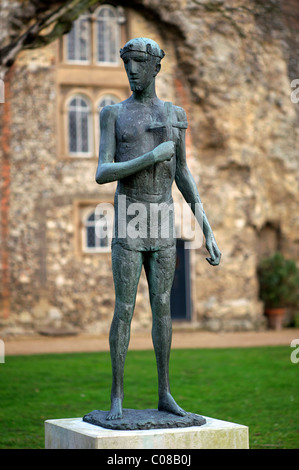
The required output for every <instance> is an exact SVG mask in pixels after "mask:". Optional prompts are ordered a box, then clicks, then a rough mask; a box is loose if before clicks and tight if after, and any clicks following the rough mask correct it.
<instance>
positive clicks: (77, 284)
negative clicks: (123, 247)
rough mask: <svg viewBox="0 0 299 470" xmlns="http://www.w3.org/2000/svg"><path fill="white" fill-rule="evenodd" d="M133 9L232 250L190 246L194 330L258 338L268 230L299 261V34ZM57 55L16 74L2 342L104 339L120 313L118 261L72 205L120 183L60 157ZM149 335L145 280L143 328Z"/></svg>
mask: <svg viewBox="0 0 299 470" xmlns="http://www.w3.org/2000/svg"><path fill="white" fill-rule="evenodd" d="M117 3H120V4H121V3H122V2H117ZM203 3H205V5H206V6H205V8H203V7H202V4H203ZM222 3H223V2H222ZM248 3H249V4H250V5H251V7H252V8H254V7H255V2H254V1H252V2H248ZM133 4H134V9H132V10H130V11H128V13H129V16H130V24H129V30H130V35H131V37H136V36H147V37H151V38H153V39H155V40H157V41H158V42H159V43H160V45H161V47H162V48H163V49H164V50H165V51H166V53H167V55H166V57H165V58H164V59H163V62H162V71H161V73H160V74H159V76H158V79H157V88H158V94H159V96H160V98H162V99H167V100H171V101H173V102H174V103H175V104H177V105H179V106H183V107H184V108H185V109H186V112H187V115H188V120H189V130H188V133H187V146H188V162H189V166H190V168H191V171H192V173H193V175H194V177H195V180H196V183H197V185H198V188H199V192H200V195H201V198H202V202H203V204H204V208H205V211H206V213H207V215H208V218H209V221H210V223H211V225H212V228H213V230H214V233H215V236H216V240H217V243H218V245H219V247H220V249H221V251H222V262H221V265H220V266H219V267H217V268H214V267H211V266H210V265H208V264H207V262H206V260H205V257H206V252H205V248H204V247H202V248H201V249H197V250H192V253H191V260H192V273H191V277H192V286H191V287H192V303H193V312H192V322H191V324H192V325H193V326H194V327H201V328H207V329H213V330H238V329H255V328H261V327H263V325H264V320H263V306H262V304H261V303H260V302H259V300H258V282H257V277H256V269H257V263H258V262H259V259H260V256H261V253H262V254H268V252H267V250H269V249H270V248H269V245H268V244H267V243H265V240H266V239H265V234H266V233H267V234H268V232H269V230H270V232H271V234H272V235H273V234H274V235H273V236H272V235H271V237H272V238H271V244H270V245H271V250H274V249H276V248H280V249H282V251H283V252H284V253H285V254H286V255H288V256H292V257H294V258H297V260H298V242H299V239H298V233H299V230H298V228H299V219H298V202H299V200H298V175H299V168H298V147H296V145H297V143H298V126H297V125H296V123H297V116H296V107H298V106H299V105H298V104H294V103H292V102H291V100H290V93H291V91H292V90H291V88H290V76H289V73H290V72H289V71H290V69H289V63H290V60H291V58H292V50H291V48H290V47H289V46H288V40H289V37H290V36H291V37H293V36H292V35H291V33H290V30H289V29H287V25H286V24H285V23H283V22H282V20H281V19H279V18H278V17H277V15H276V12H275V11H274V12H272V11H269V12H267V14H265V15H264V19H263V18H262V17H261V16H258V15H256V16H255V15H252V14H251V13H248V12H247V13H246V12H245V10H243V9H242V8H239V7H240V2H237V1H230V2H224V6H225V8H234V10H221V8H220V9H219V8H218V10H217V9H214V10H212V9H211V10H209V9H208V5H212V2H195V1H192V0H189V1H183V0H181V1H173V2H167V1H166V0H161V1H159V2H158V1H151V2H149V1H146V0H144V1H136V2H133ZM227 15H228V17H227ZM56 54H57V45H56V44H53V45H50V46H47V47H46V48H44V49H39V50H35V51H29V52H23V53H21V55H20V56H19V58H18V60H17V62H16V63H15V65H14V67H13V69H12V71H11V78H10V88H11V99H10V119H11V125H10V134H11V135H10V152H11V153H10V200H9V238H8V252H9V275H10V312H9V315H5V316H4V315H2V318H1V320H0V322H1V332H2V333H3V334H4V335H5V334H20V333H34V332H37V331H41V330H45V329H47V328H50V327H51V328H56V329H59V328H63V329H66V330H68V331H69V330H72V329H74V328H75V329H77V330H78V331H81V332H86V333H99V332H107V331H108V328H109V325H110V321H111V318H112V314H113V306H114V292H113V281H112V273H111V260H110V254H109V253H101V254H97V255H92V254H82V253H80V250H78V246H77V244H78V239H77V238H78V237H77V235H78V230H79V229H78V207H79V206H78V205H76V204H77V202H78V201H85V200H89V201H90V200H91V201H95V203H96V202H100V201H101V200H102V198H106V199H107V198H111V197H112V194H113V189H114V186H113V185H111V186H110V187H108V188H107V187H105V188H103V187H99V186H98V185H96V184H95V181H94V175H95V169H96V163H97V162H96V161H95V160H94V159H91V160H88V159H85V160H84V159H77V160H62V159H61V158H59V154H58V151H57V128H56V126H57V114H56V111H57V108H56V107H57V95H56V93H57V87H56V83H55V79H56V78H55V77H56V75H55V74H56ZM2 111H3V110H2ZM2 168H3V165H2ZM174 194H175V198H176V200H178V201H180V200H181V197H180V195H179V194H178V193H177V191H175V192H174ZM268 229H269V230H268ZM1 233H4V232H3V231H2V232H1ZM267 236H268V235H267ZM2 271H3V269H2ZM3 307H4V303H3V299H2V309H3ZM150 325H151V316H150V309H149V302H148V293H147V287H146V281H145V277H144V275H142V278H141V283H140V286H139V289H138V296H137V305H136V312H135V315H134V320H133V328H136V329H137V328H147V329H149V328H150Z"/></svg>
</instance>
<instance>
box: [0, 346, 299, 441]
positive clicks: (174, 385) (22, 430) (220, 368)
mask: <svg viewBox="0 0 299 470" xmlns="http://www.w3.org/2000/svg"><path fill="white" fill-rule="evenodd" d="M291 351H292V350H291V348H289V347H259V348H244V349H243V348H242V349H196V350H194V349H192V350H173V351H172V353H171V376H170V377H171V390H172V394H173V396H174V398H175V399H176V400H177V402H178V403H179V404H180V405H181V406H182V407H183V408H184V409H186V410H187V411H192V412H195V413H199V414H203V415H205V416H210V417H214V418H218V419H222V420H226V421H233V422H236V423H239V424H244V425H247V426H249V435H250V448H255V449H262V448H264V449H275V448H280V449H282V448H284V449H294V448H298V447H299V445H298V444H299V406H298V389H299V364H293V363H292V362H291V360H290V354H291ZM0 380H1V389H0V448H1V449H5V448H7V449H8V448H18V449H24V448H31V449H33V448H34V449H37V448H44V421H45V420H46V419H55V418H72V417H81V416H83V414H86V413H88V412H90V411H92V410H94V409H102V410H106V409H108V408H109V396H110V384H111V369H110V356H109V353H82V354H81V353H80V354H79V353H77V354H53V355H35V356H8V357H6V362H5V363H4V364H0ZM124 407H125V408H156V407H157V374H156V365H155V357H154V353H153V351H129V353H128V356H127V362H126V369H125V400H124Z"/></svg>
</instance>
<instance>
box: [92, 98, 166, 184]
mask: <svg viewBox="0 0 299 470" xmlns="http://www.w3.org/2000/svg"><path fill="white" fill-rule="evenodd" d="M116 117H117V107H116V106H106V107H105V108H103V109H102V111H101V119H100V122H101V142H100V151H99V161H98V167H97V172H96V182H97V183H99V184H104V183H110V182H111V181H117V180H120V179H122V178H125V177H127V176H130V175H133V174H135V173H137V172H138V171H141V170H145V169H146V168H149V167H150V166H152V165H154V164H155V163H157V162H160V161H164V160H169V159H170V158H171V157H172V156H173V154H174V145H173V142H164V143H163V144H161V145H159V146H158V147H156V148H155V149H153V150H152V151H151V152H147V153H145V154H143V155H141V156H139V157H137V158H134V159H133V160H128V161H125V162H114V159H115V151H116V136H115V120H116Z"/></svg>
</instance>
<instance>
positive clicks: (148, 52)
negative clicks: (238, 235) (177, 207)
mask: <svg viewBox="0 0 299 470" xmlns="http://www.w3.org/2000/svg"><path fill="white" fill-rule="evenodd" d="M120 55H121V58H122V60H123V62H124V66H125V69H126V72H127V76H128V79H129V83H130V87H131V90H132V95H131V96H130V98H128V99H127V100H125V101H123V102H121V103H119V104H114V105H110V106H106V107H105V108H103V110H102V112H101V117H100V122H101V143H100V151H99V162H98V168H97V173H96V181H97V183H99V184H105V183H108V182H111V181H118V185H117V190H116V193H115V204H114V207H115V221H116V222H115V235H114V238H113V241H112V268H113V279H114V285H115V311H114V317H113V321H112V324H111V330H110V336H109V341H110V353H111V362H112V390H111V409H110V412H109V413H108V415H107V419H108V420H116V419H118V418H121V417H122V402H123V395H124V393H123V376H124V364H125V358H126V353H127V350H128V345H129V339H130V325H131V319H132V316H133V311H134V306H135V298H136V291H137V286H138V282H139V278H140V274H141V269H142V266H144V269H145V273H146V276H147V281H148V287H149V294H150V303H151V309H152V317H153V325H152V338H153V344H154V350H155V355H156V360H157V369H158V384H159V390H158V392H159V402H158V410H160V411H166V412H169V413H173V414H175V415H179V416H184V415H185V414H186V412H185V411H184V410H183V409H182V408H180V407H179V406H178V404H177V403H176V402H175V400H174V398H173V397H172V395H171V393H170V385H169V355H170V348H171V338H172V324H171V316H170V292H171V287H172V282H173V277H174V271H175V264H176V239H175V236H173V231H172V230H170V231H169V235H168V236H166V237H161V236H160V237H159V236H158V237H152V236H150V235H148V234H147V236H145V237H137V238H136V237H135V238H134V237H130V236H129V235H128V234H125V235H123V234H120V232H119V230H120V229H119V224H118V223H117V221H119V220H124V219H125V222H126V223H129V220H130V216H129V215H128V213H129V211H128V212H127V213H125V214H123V213H121V214H120V213H119V207H120V205H119V197H120V196H123V197H124V196H125V201H126V208H127V207H128V206H129V204H134V203H142V204H143V205H144V206H145V208H146V209H149V206H150V204H161V203H163V204H166V205H167V206H170V205H171V204H172V202H173V201H172V195H171V189H172V184H173V182H174V181H175V182H176V184H177V186H178V188H179V190H180V191H181V193H182V195H183V197H184V199H185V200H186V201H187V203H189V204H190V206H191V209H192V211H193V212H194V214H195V216H196V217H197V220H198V222H199V223H200V224H202V229H203V233H204V236H205V240H206V248H207V250H208V252H209V254H210V258H207V260H208V262H209V263H210V264H211V265H213V266H216V265H218V264H219V262H220V257H221V253H220V251H219V249H218V247H217V244H216V241H215V238H214V235H213V232H212V229H211V227H210V225H209V222H208V219H207V217H206V215H205V213H204V211H203V210H202V211H201V213H200V214H198V211H195V207H196V204H199V205H200V204H201V201H200V197H199V194H198V191H197V188H196V185H195V182H194V180H193V177H192V175H191V173H190V171H189V169H188V166H187V163H186V151H185V131H186V128H187V119H186V114H185V111H184V110H183V109H182V108H179V107H177V106H174V105H172V104H171V103H164V102H163V101H161V100H160V99H159V98H158V97H157V95H156V90H155V78H156V76H157V74H158V73H159V71H160V68H161V59H163V57H164V55H165V54H164V52H163V51H162V50H161V49H160V47H159V46H158V44H157V43H156V42H154V41H152V40H151V39H147V38H137V39H132V40H130V41H129V42H128V43H127V44H126V45H125V46H124V48H123V49H121V51H120ZM145 212H146V214H147V215H146V220H144V221H143V222H144V223H145V226H146V227H148V228H149V226H150V224H151V221H150V218H149V214H150V210H148V211H145ZM199 219H200V220H199ZM169 223H170V225H173V223H174V221H173V218H171V217H170V221H169Z"/></svg>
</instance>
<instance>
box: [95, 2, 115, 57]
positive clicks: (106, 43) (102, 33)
mask: <svg viewBox="0 0 299 470" xmlns="http://www.w3.org/2000/svg"><path fill="white" fill-rule="evenodd" d="M96 44H97V47H96V54H97V62H98V63H103V64H117V63H118V61H119V48H120V26H119V20H118V15H117V10H116V9H115V8H114V7H112V6H110V5H103V6H102V7H100V8H99V9H98V10H97V18H96Z"/></svg>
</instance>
